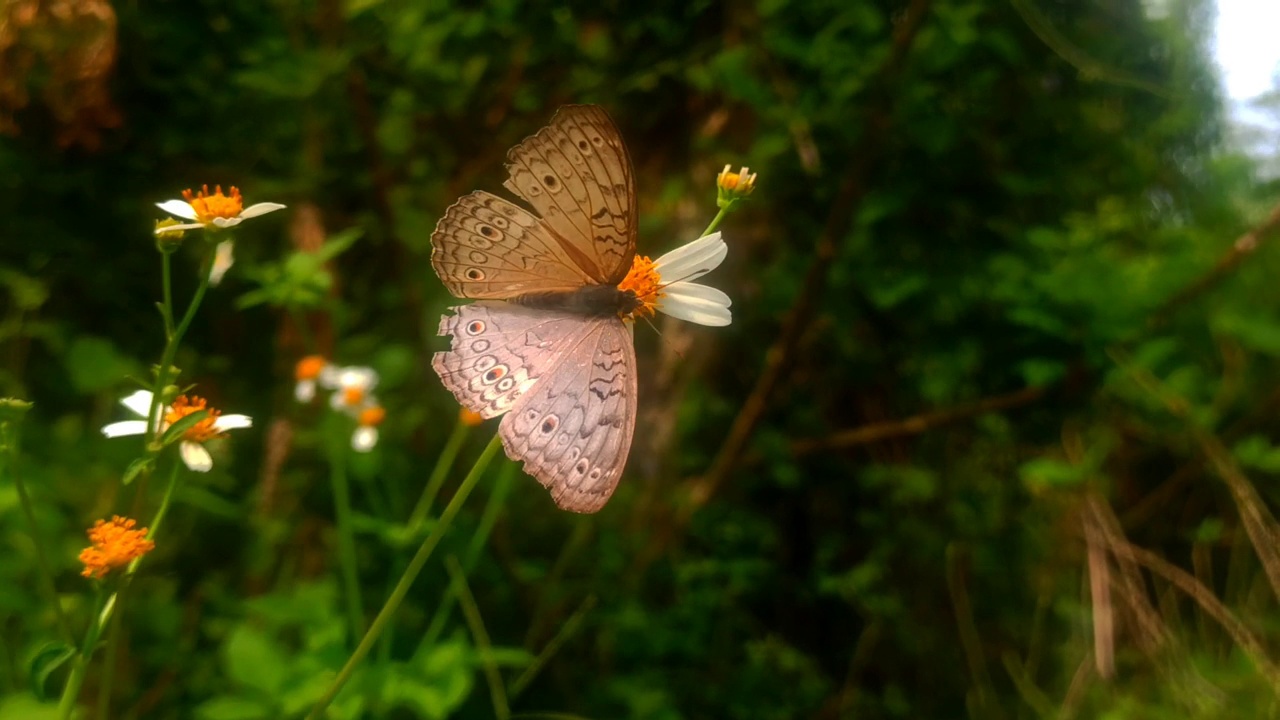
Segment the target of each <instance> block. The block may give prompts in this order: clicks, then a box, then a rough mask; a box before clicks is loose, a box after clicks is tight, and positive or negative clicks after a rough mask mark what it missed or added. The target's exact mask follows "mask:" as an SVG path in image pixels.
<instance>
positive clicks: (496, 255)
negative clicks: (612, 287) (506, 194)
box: [431, 190, 593, 299]
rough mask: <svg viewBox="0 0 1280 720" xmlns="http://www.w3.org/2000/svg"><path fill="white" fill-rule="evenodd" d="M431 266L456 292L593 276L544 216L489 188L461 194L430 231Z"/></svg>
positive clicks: (567, 284)
mask: <svg viewBox="0 0 1280 720" xmlns="http://www.w3.org/2000/svg"><path fill="white" fill-rule="evenodd" d="M431 266H432V267H433V268H435V271H436V275H439V276H440V280H441V281H442V282H443V283H444V284H445V287H447V288H448V289H449V292H451V293H453V294H454V295H455V296H457V297H462V298H478V299H484V298H498V299H501V298H511V297H516V296H519V295H522V294H525V293H530V292H549V291H550V292H554V291H568V290H573V289H574V288H579V287H582V286H583V285H585V284H587V283H590V282H592V281H593V280H592V278H590V277H589V276H587V275H586V273H584V272H583V271H582V270H581V269H580V268H578V266H577V265H575V264H573V263H571V262H569V261H568V258H566V256H565V254H564V250H562V249H561V247H560V243H559V242H558V241H557V240H556V239H555V237H554V236H553V235H552V234H551V231H550V230H549V229H548V228H547V226H546V225H544V224H543V222H542V221H541V220H540V219H538V218H537V217H536V216H534V215H532V214H530V213H529V212H528V211H526V210H524V209H523V208H521V207H519V206H517V205H514V204H512V203H509V202H507V201H506V200H503V199H502V198H500V197H497V196H495V195H490V194H489V193H487V192H483V191H479V190H478V191H476V192H473V193H471V194H470V195H465V196H463V197H462V198H461V199H460V200H458V202H456V203H454V204H453V205H452V206H450V207H449V209H448V210H446V211H445V214H444V217H442V218H440V222H439V223H437V224H436V230H435V232H434V233H432V235H431Z"/></svg>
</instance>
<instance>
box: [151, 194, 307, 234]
mask: <svg viewBox="0 0 1280 720" xmlns="http://www.w3.org/2000/svg"><path fill="white" fill-rule="evenodd" d="M182 197H183V199H182V200H166V201H164V202H162V203H156V207H158V208H160V209H161V210H163V211H165V212H167V213H169V214H170V215H176V216H177V217H180V218H182V219H184V220H192V221H194V222H189V223H183V224H181V225H168V226H166V227H164V228H156V234H160V233H166V232H173V231H175V230H197V229H200V228H208V227H213V228H229V227H235V226H236V225H239V224H240V223H242V222H244V221H245V220H248V219H249V218H254V217H258V216H259V215H266V214H267V213H269V212H275V211H276V210H281V209H283V208H284V207H285V206H284V205H281V204H280V203H270V202H266V203H257V204H256V205H250V206H249V207H245V206H244V200H243V199H242V198H241V197H240V190H239V188H236V187H235V186H234V185H233V186H232V187H231V194H230V195H223V194H222V186H221V185H218V186H216V187H215V189H214V192H213V194H212V195H210V194H209V186H208V185H204V186H202V187H201V188H200V192H198V193H193V192H191V191H190V190H183V191H182Z"/></svg>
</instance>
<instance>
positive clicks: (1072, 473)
mask: <svg viewBox="0 0 1280 720" xmlns="http://www.w3.org/2000/svg"><path fill="white" fill-rule="evenodd" d="M1089 472H1090V469H1089V468H1087V467H1084V466H1081V465H1073V464H1071V463H1068V462H1064V461H1062V460H1056V459H1054V458H1036V459H1034V460H1031V461H1029V462H1026V463H1023V465H1022V467H1020V468H1018V474H1019V475H1021V476H1022V481H1023V482H1025V483H1026V484H1027V485H1029V486H1031V488H1032V489H1033V490H1045V489H1050V488H1054V487H1071V486H1075V485H1079V484H1080V483H1082V482H1084V480H1085V478H1086V477H1087V475H1088V473H1089Z"/></svg>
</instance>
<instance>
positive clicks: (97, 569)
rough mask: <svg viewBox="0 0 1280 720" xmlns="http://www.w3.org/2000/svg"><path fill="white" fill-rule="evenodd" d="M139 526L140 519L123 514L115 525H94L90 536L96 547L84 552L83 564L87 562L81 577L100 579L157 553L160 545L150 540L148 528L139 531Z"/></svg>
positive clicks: (90, 530)
mask: <svg viewBox="0 0 1280 720" xmlns="http://www.w3.org/2000/svg"><path fill="white" fill-rule="evenodd" d="M137 524H138V523H137V521H136V520H132V519H130V518H123V517H120V516H119V515H116V516H115V517H113V518H111V522H105V521H103V520H99V521H97V522H96V523H94V524H93V527H91V528H89V533H88V534H89V542H91V543H93V545H92V546H91V547H87V548H85V549H84V550H83V551H82V552H81V553H80V562H82V563H84V570H83V571H82V572H81V573H80V574H81V575H83V576H85V577H93V578H100V577H103V576H105V575H106V574H107V573H108V572H110V571H111V570H114V569H115V568H118V567H122V566H124V565H127V564H129V563H131V562H133V560H134V559H136V558H140V557H142V556H143V555H146V554H147V553H149V552H151V551H152V550H154V549H155V546H156V544H155V543H153V542H151V541H150V540H148V539H147V529H146V528H141V529H138V530H135V529H134V526H135V525H137Z"/></svg>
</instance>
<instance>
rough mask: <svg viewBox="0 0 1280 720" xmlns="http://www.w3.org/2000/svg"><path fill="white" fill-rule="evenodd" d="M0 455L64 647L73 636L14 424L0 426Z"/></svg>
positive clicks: (0, 424)
mask: <svg viewBox="0 0 1280 720" xmlns="http://www.w3.org/2000/svg"><path fill="white" fill-rule="evenodd" d="M0 452H3V454H4V458H3V459H0V464H2V466H3V467H7V468H8V470H9V477H10V479H12V480H13V486H14V487H15V488H17V490H18V502H19V504H21V505H22V514H23V515H25V516H26V518H27V525H29V526H30V528H29V531H30V533H31V544H32V545H34V546H35V549H36V566H37V567H38V568H39V570H40V584H41V585H43V586H44V587H43V588H42V589H43V590H44V592H45V594H46V595H48V602H49V604H50V605H51V606H53V616H54V618H55V620H56V621H57V623H58V633H59V634H60V635H62V638H63V639H64V640H66V641H67V642H68V643H72V642H75V636H74V635H72V633H71V625H70V623H68V622H67V616H66V615H64V614H63V612H62V603H61V602H59V601H58V588H57V586H56V585H55V584H54V580H53V578H54V575H53V566H52V565H50V564H49V556H48V555H46V554H45V551H44V542H43V541H42V540H41V539H40V528H39V526H38V525H37V524H36V511H35V506H34V505H33V504H32V502H31V496H30V495H28V494H27V485H26V483H24V482H23V481H22V476H21V474H19V473H18V430H17V427H16V423H14V422H0Z"/></svg>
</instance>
